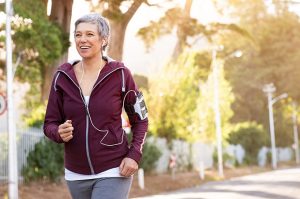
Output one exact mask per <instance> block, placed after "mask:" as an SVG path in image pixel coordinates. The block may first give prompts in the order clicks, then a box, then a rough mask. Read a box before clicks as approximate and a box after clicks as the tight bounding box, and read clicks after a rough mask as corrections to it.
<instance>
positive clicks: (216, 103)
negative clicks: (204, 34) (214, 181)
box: [212, 48, 224, 178]
mask: <svg viewBox="0 0 300 199" xmlns="http://www.w3.org/2000/svg"><path fill="white" fill-rule="evenodd" d="M216 59H217V49H216V48H213V51H212V69H213V80H214V112H215V125H216V136H217V150H218V171H219V177H221V178H223V177H224V173H223V152H222V129H221V114H220V107H219V106H220V104H219V66H218V63H217V62H216Z"/></svg>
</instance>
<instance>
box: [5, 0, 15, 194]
mask: <svg viewBox="0 0 300 199" xmlns="http://www.w3.org/2000/svg"><path fill="white" fill-rule="evenodd" d="M5 12H6V27H5V28H6V29H5V32H6V35H5V38H6V72H7V76H6V79H7V104H8V169H9V172H8V197H9V199H18V165H17V143H16V127H15V123H14V106H13V67H12V40H11V17H12V0H6V1H5Z"/></svg>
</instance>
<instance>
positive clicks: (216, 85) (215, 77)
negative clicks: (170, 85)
mask: <svg viewBox="0 0 300 199" xmlns="http://www.w3.org/2000/svg"><path fill="white" fill-rule="evenodd" d="M223 49H224V46H222V45H219V46H214V47H213V48H212V62H211V65H212V67H211V68H212V69H213V82H214V112H215V126H216V137H217V151H218V172H219V177H221V178H223V177H224V173H223V152H222V128H221V113H220V103H219V98H220V97H219V65H220V62H219V61H217V52H218V51H222V50H223ZM242 55H243V52H242V51H240V50H236V51H234V52H232V53H230V54H229V55H227V56H226V57H225V58H223V60H222V63H223V62H224V61H225V60H227V59H228V58H231V57H241V56H242Z"/></svg>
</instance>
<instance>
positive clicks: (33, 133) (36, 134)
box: [0, 123, 293, 183]
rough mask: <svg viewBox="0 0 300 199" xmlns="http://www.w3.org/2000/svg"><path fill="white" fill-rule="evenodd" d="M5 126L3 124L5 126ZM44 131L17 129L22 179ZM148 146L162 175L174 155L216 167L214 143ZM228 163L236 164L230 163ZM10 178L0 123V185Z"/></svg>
mask: <svg viewBox="0 0 300 199" xmlns="http://www.w3.org/2000/svg"><path fill="white" fill-rule="evenodd" d="M2 125H3V123H2ZM43 137H44V135H43V132H42V129H37V128H18V129H17V155H18V159H17V161H18V174H19V176H20V179H21V178H22V176H21V170H22V167H23V166H25V165H26V164H27V156H28V153H29V152H30V151H31V150H33V149H34V145H35V144H36V143H37V142H39V141H40V140H41V139H43ZM147 142H148V143H152V144H154V145H156V146H157V147H158V148H159V150H160V151H161V152H162V155H161V157H160V159H159V160H158V162H157V164H156V169H155V170H156V172H157V173H163V172H166V171H167V170H168V166H169V161H170V156H171V154H173V155H175V156H176V162H177V166H179V168H178V169H180V167H187V166H188V165H191V166H192V167H193V169H196V170H198V171H199V170H200V169H201V167H202V168H204V169H205V168H211V167H212V166H213V152H214V150H215V147H214V146H213V145H212V144H205V143H201V142H196V143H193V144H190V143H187V142H184V141H179V140H173V144H172V147H171V148H172V149H169V148H168V144H167V142H166V139H164V138H154V137H151V138H149V139H147ZM268 150H269V149H267V148H265V147H264V148H262V149H261V151H260V153H259V155H258V164H259V165H260V166H264V165H265V163H266V153H267V151H268ZM277 150H278V161H289V160H291V159H292V157H293V151H292V150H291V149H290V148H278V149H277ZM224 152H225V153H227V154H229V155H231V156H233V157H234V158H235V159H236V160H238V161H239V162H242V160H243V158H244V156H245V152H244V150H243V148H242V147H241V146H239V145H237V146H233V145H230V146H228V147H226V148H225V149H224ZM227 163H228V164H233V163H230V162H227ZM227 163H225V164H227ZM7 179H8V134H7V133H6V131H4V130H3V128H1V123H0V183H7Z"/></svg>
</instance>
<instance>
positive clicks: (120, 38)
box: [108, 0, 145, 61]
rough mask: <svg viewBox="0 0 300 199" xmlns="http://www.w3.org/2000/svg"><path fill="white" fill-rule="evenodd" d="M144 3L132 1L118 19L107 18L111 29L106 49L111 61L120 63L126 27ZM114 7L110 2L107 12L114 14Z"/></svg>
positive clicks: (142, 1)
mask: <svg viewBox="0 0 300 199" xmlns="http://www.w3.org/2000/svg"><path fill="white" fill-rule="evenodd" d="M144 2H145V0H134V1H133V2H132V4H131V6H130V7H129V8H128V10H127V11H126V12H125V13H124V14H120V17H119V18H118V19H116V18H108V19H109V23H110V27H111V36H110V41H109V46H110V47H109V48H108V55H109V56H111V57H112V58H113V59H115V60H118V61H122V58H123V46H124V38H125V33H126V28H127V25H128V23H129V21H130V20H131V19H132V17H133V16H134V14H135V13H136V11H137V10H138V9H139V7H140V6H141V5H142V4H143V3H144ZM114 5H115V2H114V1H110V4H109V7H108V10H110V11H111V12H112V13H114V12H116V11H115V10H114V8H115V6H114ZM120 19H121V20H120Z"/></svg>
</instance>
